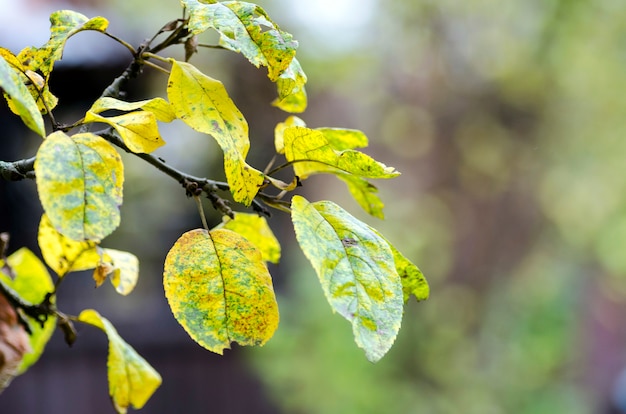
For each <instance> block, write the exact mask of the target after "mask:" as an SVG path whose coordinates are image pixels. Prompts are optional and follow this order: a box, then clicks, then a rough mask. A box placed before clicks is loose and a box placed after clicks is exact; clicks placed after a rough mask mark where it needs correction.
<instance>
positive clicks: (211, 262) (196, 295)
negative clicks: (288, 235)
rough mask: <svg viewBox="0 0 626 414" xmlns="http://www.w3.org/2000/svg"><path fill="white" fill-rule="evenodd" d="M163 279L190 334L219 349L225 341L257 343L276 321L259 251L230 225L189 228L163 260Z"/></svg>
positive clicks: (170, 300)
mask: <svg viewBox="0 0 626 414" xmlns="http://www.w3.org/2000/svg"><path fill="white" fill-rule="evenodd" d="M163 285H164V288H165V296H166V297H167V300H168V303H169V305H170V308H171V309H172V313H173V314H174V317H175V318H176V320H177V321H178V323H180V324H181V325H182V326H183V328H184V329H185V330H186V331H187V333H188V334H189V335H190V336H191V338H192V339H193V340H194V341H196V342H198V343H199V344H200V345H202V346H203V347H204V348H206V349H208V350H210V351H212V352H215V353H218V354H222V353H223V350H224V349H226V348H230V344H231V342H237V343H239V344H240V345H263V344H265V342H267V341H268V340H269V339H270V338H271V337H272V335H273V334H274V331H275V330H276V328H277V326H278V305H277V304H276V298H275V296H274V290H273V287H272V279H271V276H270V274H269V272H268V270H267V267H266V266H265V264H264V262H263V257H262V255H261V252H260V251H259V250H258V249H257V248H256V247H255V246H254V245H253V244H252V243H250V242H249V241H248V240H246V239H245V238H244V237H242V236H241V235H239V234H237V233H235V232H234V231H232V230H227V229H216V230H212V231H210V232H207V231H206V230H191V231H189V232H187V233H185V234H183V235H182V236H181V237H180V238H179V239H178V240H177V241H176V243H175V244H174V246H173V247H172V249H171V250H170V251H169V253H168V255H167V258H166V260H165V269H164V272H163Z"/></svg>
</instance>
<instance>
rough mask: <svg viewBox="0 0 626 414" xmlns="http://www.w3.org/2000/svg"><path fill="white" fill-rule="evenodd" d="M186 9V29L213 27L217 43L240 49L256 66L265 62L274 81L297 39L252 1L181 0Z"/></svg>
mask: <svg viewBox="0 0 626 414" xmlns="http://www.w3.org/2000/svg"><path fill="white" fill-rule="evenodd" d="M182 4H183V5H184V6H185V7H186V8H187V10H188V11H189V30H190V31H191V32H192V33H193V34H198V33H202V32H204V31H206V30H207V29H215V30H216V31H217V32H219V34H220V45H221V46H223V47H225V48H226V49H229V50H232V51H234V52H238V53H241V54H242V55H244V56H245V57H246V59H248V60H249V61H250V63H252V64H253V65H254V66H256V67H257V68H258V67H259V66H266V67H267V69H268V74H267V76H268V77H269V78H270V80H271V81H272V82H276V81H277V80H278V78H279V76H280V75H281V73H283V72H284V71H285V69H287V68H288V67H289V65H290V63H291V61H292V59H293V58H294V56H295V55H296V49H297V48H298V42H296V41H295V40H293V36H291V35H290V34H289V33H287V32H284V31H282V30H280V28H279V27H278V26H277V25H276V24H275V23H274V22H272V20H271V19H270V17H269V16H268V15H267V13H266V12H265V10H263V8H261V7H260V6H258V5H256V4H252V3H246V2H240V1H225V2H219V3H212V4H205V3H202V2H199V1H197V0H182Z"/></svg>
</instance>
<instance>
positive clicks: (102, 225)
mask: <svg viewBox="0 0 626 414" xmlns="http://www.w3.org/2000/svg"><path fill="white" fill-rule="evenodd" d="M181 3H182V6H183V8H184V12H185V13H184V16H183V18H181V19H176V20H173V21H172V22H169V23H167V24H166V25H164V26H163V27H162V28H161V29H160V30H159V31H158V32H157V33H156V34H155V36H154V37H153V38H151V39H150V40H148V41H146V42H144V43H143V44H141V45H139V46H138V47H136V48H135V47H133V46H131V45H129V44H128V43H126V42H125V41H123V40H121V39H118V38H117V37H116V36H114V35H113V34H111V33H109V32H108V29H107V28H108V21H107V20H106V19H105V18H104V17H95V18H91V19H90V18H87V17H86V16H83V15H82V14H79V13H76V12H73V11H69V10H62V11H58V12H55V13H53V14H52V16H51V18H50V21H51V35H50V39H49V41H48V42H47V43H46V44H44V45H43V46H42V47H40V48H35V47H28V48H26V49H24V50H22V51H20V52H19V53H17V54H14V53H12V52H11V51H9V50H7V49H0V88H2V91H3V93H4V97H5V99H6V100H7V102H8V104H9V107H10V109H11V110H12V111H13V112H14V113H15V114H16V115H17V116H19V117H20V118H21V119H22V121H23V123H24V124H25V125H26V126H27V127H28V128H30V129H31V130H33V131H34V132H36V133H37V134H38V135H40V136H41V137H42V138H43V140H42V143H41V145H40V146H39V149H38V150H37V153H36V155H35V157H33V158H32V159H31V160H23V161H20V162H17V163H7V162H2V163H1V164H0V168H2V173H3V174H2V175H3V177H4V178H7V179H22V178H25V177H32V176H33V175H34V177H35V180H36V184H37V190H38V194H39V198H40V201H41V204H42V206H43V209H44V214H43V216H42V217H41V221H40V225H39V234H38V242H39V246H40V248H41V252H42V256H43V260H44V261H45V264H46V265H47V266H48V268H50V269H51V270H52V272H53V273H54V275H55V279H54V280H53V278H52V276H50V273H49V272H48V270H47V269H46V266H45V265H44V263H43V262H41V261H40V260H39V259H38V258H37V257H36V256H35V255H33V254H32V253H31V252H29V251H28V250H25V249H22V250H19V251H17V252H16V253H14V254H12V255H11V256H9V257H3V258H2V262H1V264H2V271H1V273H0V282H1V284H0V287H2V291H3V293H4V294H5V295H9V296H10V297H11V298H13V303H14V306H15V307H16V308H18V309H19V310H20V311H21V313H22V314H23V316H24V324H25V325H26V326H28V327H29V329H30V330H31V332H32V336H31V347H32V349H33V352H32V353H31V354H30V355H29V356H28V357H27V358H25V359H24V361H23V364H22V368H21V369H22V372H23V371H24V370H26V368H27V367H28V366H29V365H31V364H32V363H33V362H35V360H36V359H37V358H38V357H39V355H40V354H41V352H42V351H43V349H44V346H45V344H46V342H47V341H48V339H49V338H50V335H51V333H52V331H53V330H54V327H55V324H56V323H58V324H59V326H60V327H61V329H63V331H64V332H65V334H66V339H67V341H68V343H70V344H71V342H72V341H73V340H74V338H75V334H74V327H73V324H74V323H75V322H80V323H85V324H88V325H92V326H95V327H97V328H99V329H101V330H102V331H103V332H104V333H105V334H106V335H107V337H108V339H109V357H108V377H109V388H110V394H111V398H112V400H113V403H114V406H115V408H116V410H117V411H118V412H120V413H122V412H126V410H127V407H129V406H133V407H135V408H140V407H142V406H143V405H144V404H145V402H146V401H147V400H148V399H149V397H150V395H151V394H152V393H153V392H154V391H155V390H156V388H157V387H158V386H159V384H160V382H161V378H160V376H159V374H158V373H157V372H156V371H155V370H154V369H153V368H152V367H151V366H150V365H149V364H148V363H147V362H146V361H145V360H144V359H143V358H141V357H140V356H139V355H138V354H137V353H136V352H135V351H134V350H133V349H132V347H130V345H128V344H127V343H126V342H124V341H123V340H122V339H121V338H120V337H119V335H118V334H117V332H116V330H115V328H114V327H113V325H112V324H111V323H110V322H109V321H108V320H107V319H106V318H104V317H103V316H101V315H100V314H99V313H98V312H96V311H95V310H92V309H86V310H84V311H83V312H81V313H80V315H78V316H71V315H66V314H64V313H62V312H61V311H60V310H59V309H58V308H57V305H56V301H55V298H56V294H57V292H58V289H59V288H60V287H61V285H62V282H63V281H64V280H65V276H66V275H67V274H68V273H70V272H76V271H84V270H92V271H93V278H94V280H95V283H96V284H97V285H98V286H99V285H101V284H102V283H103V282H104V281H105V280H106V279H107V278H108V279H110V280H111V282H112V284H113V286H114V287H115V289H116V290H117V291H118V292H119V293H120V294H122V295H127V294H129V293H131V292H132V290H133V288H134V286H135V284H136V283H137V280H138V276H139V261H138V259H137V257H135V256H134V255H133V254H132V253H129V252H122V251H118V250H115V249H111V248H107V247H104V246H102V244H101V243H102V241H103V240H104V239H105V238H106V237H107V236H108V235H110V234H111V233H112V232H113V231H114V230H115V229H116V228H117V227H118V226H119V225H120V206H121V204H122V203H123V187H124V165H123V162H122V159H121V157H120V153H119V150H120V149H121V150H123V151H127V152H129V153H131V154H134V155H136V156H137V157H139V158H141V159H143V160H145V161H146V162H147V163H148V164H149V165H152V166H154V167H156V168H158V169H159V170H161V171H163V172H164V173H165V174H167V175H168V176H170V177H171V178H173V179H175V180H177V181H178V182H180V183H181V185H182V186H183V188H184V192H185V194H186V195H187V196H188V197H193V198H195V200H196V201H197V205H198V207H199V213H200V216H201V220H202V222H203V224H204V226H203V228H200V229H194V230H190V231H188V232H186V233H185V234H183V235H181V237H180V238H179V239H178V240H177V241H176V243H175V244H174V246H173V247H172V248H171V249H170V251H169V253H168V254H167V257H166V259H165V264H164V271H163V285H164V290H165V296H166V298H167V300H168V303H169V306H170V308H171V310H172V313H173V315H174V317H175V318H176V320H177V321H178V322H179V323H180V324H181V325H182V326H183V328H184V329H185V330H186V331H187V332H188V334H189V336H190V337H191V338H192V339H193V340H194V341H196V342H197V343H198V344H200V345H201V346H203V347H205V348H207V349H208V350H210V351H212V352H216V353H219V354H221V353H223V351H224V349H228V348H229V347H230V345H231V343H233V342H237V343H238V344H240V345H263V344H264V343H266V342H267V341H268V340H269V339H270V338H271V337H272V335H273V334H274V332H275V330H276V329H277V327H278V324H279V312H278V304H277V300H276V297H275V293H274V289H273V284H272V277H271V275H270V273H269V271H268V267H267V265H266V263H267V262H272V263H278V261H279V260H280V254H281V248H280V244H279V242H278V240H277V239H276V237H275V236H274V235H273V233H272V231H271V229H270V226H269V224H268V221H267V217H269V215H270V214H269V211H270V209H275V210H279V211H283V212H287V213H288V214H290V215H291V218H292V222H293V226H294V230H295V234H296V238H297V241H298V243H299V245H300V247H301V249H302V251H303V252H304V255H305V256H306V257H307V259H308V260H309V261H310V262H311V264H312V266H313V269H314V270H315V272H316V273H317V276H318V278H319V281H320V284H321V287H322V290H323V292H324V295H325V296H326V298H327V300H328V302H329V304H330V306H331V308H332V309H333V311H335V312H337V313H339V314H340V315H341V316H342V317H344V318H345V319H347V320H348V321H349V322H350V323H351V325H352V330H353V333H354V338H355V341H356V343H357V345H358V346H359V347H361V348H363V350H364V351H365V355H366V357H367V358H368V359H369V360H370V361H377V360H379V359H380V358H382V357H383V356H384V355H385V353H386V352H387V351H388V350H389V349H390V347H391V346H392V344H393V342H394V340H395V338H396V335H397V333H398V331H399V329H400V325H401V320H402V315H403V306H404V303H406V301H407V300H408V299H409V297H410V296H415V297H416V298H417V300H423V299H426V298H427V297H428V294H429V290H428V284H427V282H426V279H425V278H424V276H423V275H422V273H421V272H420V270H419V269H418V268H417V266H415V265H414V264H413V263H411V262H410V261H409V260H408V259H407V258H406V257H404V256H403V255H402V254H401V253H400V252H399V251H398V250H397V249H396V248H395V247H394V246H393V245H391V243H389V241H388V240H387V239H385V238H384V237H383V236H382V235H381V234H380V233H379V232H378V231H377V230H375V229H373V228H372V227H370V226H369V225H367V224H366V223H364V222H362V221H360V220H358V219H356V218H355V217H354V216H352V215H351V214H350V213H348V212H347V211H346V210H344V209H343V208H341V207H340V206H338V205H337V204H335V203H333V202H331V201H316V202H309V201H308V200H306V199H305V198H304V197H302V196H300V195H297V194H296V195H292V196H291V199H288V197H287V195H288V194H290V193H293V192H295V191H296V190H297V189H298V188H299V187H301V186H303V185H305V183H306V180H307V179H308V178H309V177H311V176H313V175H316V174H331V175H333V176H335V177H337V178H338V179H340V180H342V181H344V182H345V183H346V185H347V188H348V190H349V192H350V194H352V196H353V197H354V198H355V200H356V201H357V202H358V204H359V205H360V206H361V207H362V208H363V209H364V210H365V211H366V212H367V213H369V214H371V215H372V216H374V217H378V218H383V217H384V215H383V207H384V204H383V202H382V200H381V199H380V198H379V196H378V194H377V188H376V187H375V186H374V185H373V184H372V183H371V182H370V180H374V179H391V178H394V177H396V176H398V175H399V172H397V171H396V170H395V169H394V168H392V167H388V166H386V165H384V164H382V163H380V162H378V161H376V160H375V159H373V158H372V157H370V156H368V155H366V154H365V153H364V152H362V151H360V150H359V149H361V148H364V147H366V146H367V144H368V139H367V137H366V136H365V134H363V133H362V132H361V131H357V130H349V129H339V128H317V129H311V128H308V127H307V126H306V123H305V121H304V120H303V119H301V118H299V117H297V116H295V115H289V116H288V117H287V118H286V119H285V121H284V122H281V123H279V124H278V125H277V126H276V132H275V150H276V156H275V159H274V160H272V162H270V164H269V165H267V166H266V167H265V168H264V169H257V168H255V167H253V166H251V165H250V164H249V163H248V161H247V156H248V152H249V150H250V138H249V131H248V124H247V122H246V119H245V117H244V115H243V114H242V113H241V112H240V111H239V109H238V108H237V106H236V104H235V103H234V102H233V100H232V99H231V98H230V96H229V94H228V92H227V90H226V88H225V87H224V85H223V84H222V83H221V82H220V81H219V80H216V79H213V78H212V77H210V76H209V75H207V74H205V73H204V72H203V71H202V70H201V69H199V68H197V67H196V66H194V65H193V64H191V63H190V62H189V59H190V58H191V57H192V56H193V55H194V54H196V53H198V52H199V51H200V50H201V48H203V47H206V48H222V49H227V50H230V51H233V52H236V53H240V54H242V55H243V56H244V57H245V58H246V59H247V60H248V61H249V62H250V63H251V64H253V65H255V66H256V67H261V66H263V67H265V68H266V70H267V76H268V79H269V81H270V82H273V83H274V84H275V85H276V90H277V97H276V99H275V100H274V101H273V102H272V105H274V106H276V107H278V108H280V109H281V110H283V111H285V112H287V113H289V114H296V113H298V114H299V113H302V112H303V111H304V110H305V109H306V105H307V95H306V90H305V84H306V81H307V78H306V75H305V73H304V71H303V69H302V67H301V65H300V63H299V62H298V60H297V59H296V51H297V48H298V43H297V42H296V41H295V40H294V39H293V36H292V35H291V34H289V33H287V32H285V31H283V30H282V29H281V28H280V27H279V26H278V25H277V24H276V23H275V22H273V21H272V19H271V18H270V16H269V15H268V14H267V13H266V12H265V10H263V9H262V8H261V7H259V6H258V5H255V4H252V3H246V2H239V1H227V2H215V1H196V0H182V1H181ZM85 30H91V31H96V32H100V33H102V34H103V35H105V36H109V37H111V38H113V39H115V40H116V41H118V42H119V43H120V45H122V46H123V47H125V48H127V49H128V50H129V52H131V54H132V60H131V64H130V65H129V67H128V68H127V69H126V71H125V72H124V73H123V74H122V75H121V76H120V77H118V78H117V79H115V80H114V81H113V82H112V83H111V85H110V86H109V87H108V88H106V90H104V91H103V93H102V96H101V97H100V98H99V99H97V100H96V101H95V102H94V103H93V105H91V107H90V108H89V109H88V110H87V111H86V112H85V114H84V116H83V117H82V118H81V119H78V120H75V121H74V122H72V123H70V124H63V123H60V122H58V121H57V120H56V119H55V117H54V109H55V107H56V105H57V103H58V100H57V99H56V97H55V96H54V95H53V94H52V92H51V91H50V90H49V88H48V80H49V77H50V74H51V72H52V71H53V68H54V65H55V63H56V62H57V61H58V60H59V59H61V57H62V55H63V49H64V47H65V43H66V41H67V40H68V39H69V38H70V37H71V36H73V35H76V34H78V33H80V32H82V31H85ZM208 30H213V31H216V32H217V33H218V34H219V43H218V44H217V45H203V44H201V43H200V42H199V40H198V35H200V34H201V33H203V32H205V31H208ZM163 38H164V39H163ZM159 39H163V40H159ZM176 45H179V46H182V47H184V49H185V52H186V59H185V61H180V60H175V59H173V58H171V57H167V56H164V55H163V54H162V53H163V51H164V50H165V49H167V48H168V47H170V46H176ZM144 68H147V69H154V70H158V71H160V72H162V73H163V74H164V84H165V85H166V90H167V99H163V98H153V99H148V100H144V101H138V102H129V101H125V100H123V99H122V98H123V96H124V94H123V92H124V86H125V84H126V83H127V82H128V81H129V80H130V79H132V78H133V77H135V76H137V75H139V74H140V73H141V71H142V70H143V69H144ZM110 112H114V113H115V115H109V113H110ZM45 118H47V119H48V120H49V123H50V126H51V131H50V132H48V130H47V129H46V127H45V122H44V119H45ZM175 119H179V120H182V121H183V122H184V123H185V124H186V125H187V126H188V127H190V128H192V129H193V130H195V131H198V132H201V133H203V134H206V135H207V137H212V139H214V140H215V141H216V142H217V143H218V145H219V147H220V148H221V149H222V152H223V162H224V164H223V167H224V172H225V176H226V182H219V181H215V180H211V179H208V178H203V177H194V176H191V175H189V174H187V173H185V172H183V171H180V170H178V169H176V168H174V167H172V166H171V165H169V164H167V163H165V162H164V161H163V160H161V159H160V158H158V157H155V156H153V155H152V154H151V153H152V152H153V151H154V150H155V149H157V148H159V147H161V146H163V145H166V140H165V139H164V137H163V136H162V135H161V133H160V131H159V123H168V122H172V121H173V120H175ZM94 125H104V129H101V130H98V131H95V132H94V131H92V128H93V127H94ZM277 160H283V161H282V164H280V165H278V166H276V167H274V164H276V162H280V161H277ZM283 170H287V171H290V172H291V174H292V177H293V179H292V180H291V181H289V182H285V181H282V180H280V179H278V178H276V173H278V172H279V171H283ZM222 192H228V193H230V196H231V197H232V199H233V200H234V201H235V202H236V203H237V204H238V206H239V207H238V208H236V209H233V208H232V207H231V206H230V204H229V202H228V201H227V200H226V199H224V198H223V196H222V195H220V194H221V193H222ZM203 194H205V195H206V196H207V197H208V198H209V199H210V200H211V202H212V204H213V206H214V207H215V208H216V209H217V210H218V211H219V212H220V213H221V214H222V215H223V216H224V220H223V223H222V224H220V225H219V226H217V227H215V228H213V229H209V228H208V226H207V224H206V220H205V219H204V212H203V207H202V203H201V201H200V196H201V195H203ZM247 207H251V208H252V210H253V212H246V211H245V210H246V208H247ZM235 210H237V211H235ZM35 286H36V288H34V287H35Z"/></svg>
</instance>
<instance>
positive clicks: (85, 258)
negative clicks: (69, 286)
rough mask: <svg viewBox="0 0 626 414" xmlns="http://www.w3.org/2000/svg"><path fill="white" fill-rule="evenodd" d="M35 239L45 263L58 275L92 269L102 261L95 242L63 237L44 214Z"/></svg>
mask: <svg viewBox="0 0 626 414" xmlns="http://www.w3.org/2000/svg"><path fill="white" fill-rule="evenodd" d="M37 239H38V243H39V248H40V249H41V255H42V256H43V258H44V260H45V261H46V264H47V265H48V266H50V268H51V269H52V270H54V272H55V273H56V274H57V275H58V276H59V277H63V276H65V275H66V274H67V273H69V272H77V271H81V270H88V269H93V268H95V267H96V266H98V264H99V263H100V262H101V261H102V252H101V251H99V250H98V247H97V243H96V242H94V241H90V240H83V241H76V240H72V239H70V238H69V237H65V236H64V235H62V234H61V233H59V232H58V231H57V230H56V229H55V228H54V226H53V225H52V223H51V222H50V219H49V218H48V216H47V215H46V214H43V215H42V216H41V221H40V222H39V233H38V236H37Z"/></svg>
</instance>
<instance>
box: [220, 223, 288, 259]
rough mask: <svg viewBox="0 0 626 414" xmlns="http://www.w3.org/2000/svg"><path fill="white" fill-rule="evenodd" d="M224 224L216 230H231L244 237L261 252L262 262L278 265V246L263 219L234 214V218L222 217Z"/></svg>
mask: <svg viewBox="0 0 626 414" xmlns="http://www.w3.org/2000/svg"><path fill="white" fill-rule="evenodd" d="M223 219H224V222H223V223H222V224H220V225H219V226H218V227H217V228H224V229H228V230H232V231H234V232H235V233H238V234H240V235H241V236H243V237H245V238H246V239H247V240H248V241H249V242H251V243H252V244H253V245H255V246H256V248H257V249H259V251H260V252H261V255H262V256H263V260H265V261H268V262H272V263H278V262H279V260H280V244H279V243H278V240H277V239H276V236H274V233H273V232H272V229H270V226H269V225H268V224H267V220H266V219H265V217H261V216H259V215H258V214H247V213H235V218H234V219H231V218H230V217H228V216H224V218H223Z"/></svg>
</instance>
